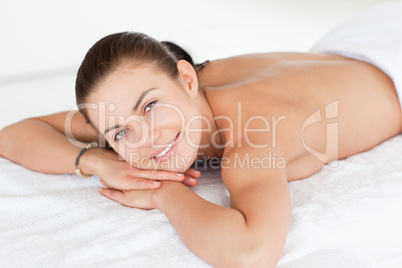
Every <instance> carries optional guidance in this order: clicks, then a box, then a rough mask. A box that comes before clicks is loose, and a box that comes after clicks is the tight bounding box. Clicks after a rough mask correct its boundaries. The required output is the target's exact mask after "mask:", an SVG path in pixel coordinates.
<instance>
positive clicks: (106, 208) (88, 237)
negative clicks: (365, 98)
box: [0, 135, 402, 268]
mask: <svg viewBox="0 0 402 268" xmlns="http://www.w3.org/2000/svg"><path fill="white" fill-rule="evenodd" d="M401 155H402V135H399V136H397V137H394V138H392V139H390V140H388V141H386V142H384V143H383V144H381V145H379V146H378V147H375V148H374V149H372V150H369V151H367V152H364V153H361V154H358V155H355V156H352V157H349V158H347V159H345V160H341V161H339V164H338V166H337V167H331V166H324V168H323V169H322V170H321V171H319V172H318V173H316V174H314V175H313V176H311V177H309V178H306V179H303V180H299V181H293V182H289V188H290V195H291V200H292V220H291V225H290V230H289V235H288V238H287V241H286V245H285V248H284V251H283V255H282V258H281V260H280V262H279V266H278V267H279V268H288V267H292V268H304V267H307V266H308V265H310V267H319V266H320V265H319V264H320V263H322V264H323V266H321V267H366V266H368V265H370V264H371V265H373V267H385V268H387V267H389V268H391V267H398V266H399V267H402V255H401V252H402V228H401V226H402V213H401V211H402V194H401V193H402V165H401V163H402V159H401ZM99 187H101V184H100V183H99V179H98V178H97V177H92V178H89V179H82V178H78V177H77V176H75V175H49V174H42V173H38V172H33V171H30V170H28V169H26V168H24V167H22V166H19V165H17V164H14V163H12V162H10V161H8V160H6V159H4V158H0V267H55V266H56V267H95V266H96V267H98V266H101V267H106V266H108V267H121V266H124V267H210V266H209V265H208V264H207V263H205V262H204V261H202V260H201V259H200V258H198V257H197V256H196V255H194V254H193V253H192V252H191V251H190V250H189V249H188V248H187V247H186V246H185V245H184V244H183V242H182V241H181V239H180V237H179V236H178V234H177V232H176V231H175V229H174V228H173V226H172V225H171V224H170V223H169V221H168V219H167V218H166V217H165V216H164V215H163V213H161V212H160V211H158V210H151V211H146V210H140V209H133V208H127V207H124V206H122V205H120V204H118V203H115V202H113V201H111V200H109V199H107V198H105V197H103V196H101V195H100V194H99V193H98V188H99ZM193 190H194V191H195V192H196V193H197V194H199V195H200V196H201V197H203V198H205V199H207V200H209V201H211V202H213V203H215V204H218V205H223V206H229V195H228V191H227V190H226V188H225V186H224V184H223V183H222V180H221V177H220V173H219V171H203V174H202V178H201V179H200V182H199V185H198V186H196V187H195V188H194V189H193ZM328 262H331V263H332V266H327V264H328ZM352 263H353V264H356V265H357V264H359V265H360V266H350V265H351V264H352ZM336 265H338V266H336ZM348 265H349V266H348Z"/></svg>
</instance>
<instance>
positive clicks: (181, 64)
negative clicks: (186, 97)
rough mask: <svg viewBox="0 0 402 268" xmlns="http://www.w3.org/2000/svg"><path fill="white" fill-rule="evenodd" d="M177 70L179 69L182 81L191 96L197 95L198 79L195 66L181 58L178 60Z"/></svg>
mask: <svg viewBox="0 0 402 268" xmlns="http://www.w3.org/2000/svg"><path fill="white" fill-rule="evenodd" d="M177 70H178V71H179V75H180V81H181V82H182V84H183V86H184V88H185V89H186V90H187V91H188V93H189V94H190V96H191V97H193V98H195V97H197V94H198V79H197V73H196V72H195V70H194V68H193V66H192V65H191V64H190V63H189V62H187V61H185V60H179V61H178V62H177Z"/></svg>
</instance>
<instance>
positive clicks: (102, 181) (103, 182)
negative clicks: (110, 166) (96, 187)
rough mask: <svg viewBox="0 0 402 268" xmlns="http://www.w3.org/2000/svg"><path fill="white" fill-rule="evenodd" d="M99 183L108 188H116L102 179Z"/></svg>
mask: <svg viewBox="0 0 402 268" xmlns="http://www.w3.org/2000/svg"><path fill="white" fill-rule="evenodd" d="M100 183H102V184H103V185H104V186H106V187H107V188H110V189H116V188H115V187H113V186H112V185H110V184H109V183H107V182H105V181H104V180H100Z"/></svg>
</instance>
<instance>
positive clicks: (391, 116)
mask: <svg viewBox="0 0 402 268" xmlns="http://www.w3.org/2000/svg"><path fill="white" fill-rule="evenodd" d="M199 81H200V86H201V87H202V88H203V89H204V92H205V94H206V97H207V99H208V102H209V104H210V106H211V109H212V111H213V113H214V115H215V117H218V116H228V117H230V118H231V119H232V122H233V123H234V126H233V129H237V128H238V127H239V124H240V125H241V126H240V128H241V129H243V128H244V127H245V124H248V125H247V127H248V128H252V129H267V128H266V124H264V122H263V120H259V119H256V120H252V121H249V122H248V123H247V120H248V119H249V118H250V117H252V116H255V115H257V116H260V118H261V117H265V118H266V119H267V120H268V122H269V123H270V126H269V131H265V132H264V131H261V132H260V133H258V134H254V135H251V138H250V141H251V142H252V143H253V144H262V143H267V144H268V146H271V147H275V148H279V149H280V152H281V155H282V156H283V157H284V158H285V159H286V162H287V177H288V181H290V180H295V179H302V178H305V177H307V176H310V175H312V174H314V173H315V172H317V171H318V170H319V169H320V168H321V167H322V166H323V165H324V164H325V163H328V162H330V161H332V160H335V159H342V158H346V157H348V156H350V155H353V154H356V153H359V152H362V151H366V150H368V149H370V148H372V147H374V146H375V145H377V144H379V143H381V142H383V141H384V140H386V139H389V138H390V137H392V136H395V135H397V134H398V133H400V132H401V130H402V113H401V108H400V105H399V101H398V98H397V93H396V91H395V88H394V84H393V82H392V80H391V79H390V78H389V77H388V76H387V75H386V74H384V73H383V72H382V71H381V70H379V69H378V68H376V67H374V66H372V65H370V64H368V63H364V62H361V61H356V60H352V59H348V58H345V57H342V56H337V55H328V54H307V53H267V54H252V55H243V56H238V57H232V58H227V59H220V60H216V61H212V62H211V63H210V64H208V65H207V66H206V67H205V68H204V69H203V70H202V71H201V72H200V73H199ZM239 103H240V104H239ZM239 105H240V106H241V107H240V106H239ZM239 108H240V109H239ZM239 110H240V111H241V112H240V113H239ZM318 114H319V117H318V118H317V116H318ZM239 117H241V120H240V121H241V123H240V121H239ZM331 123H332V126H333V127H336V128H332V132H334V131H335V130H336V133H337V134H336V133H335V134H336V135H335V134H334V135H330V133H329V131H331V130H330V129H329V128H328V126H329V125H330V124H331ZM217 125H218V127H219V128H220V129H225V128H226V129H227V128H228V127H229V125H228V122H227V120H217ZM243 134H244V132H243V131H242V132H237V131H234V132H233V137H229V135H230V134H229V132H228V131H226V132H225V131H223V132H222V135H223V138H224V139H225V140H226V141H229V140H230V138H232V139H234V141H237V142H238V141H239V140H242V139H244V135H243ZM307 148H310V151H309V150H307ZM227 150H229V147H228V149H225V151H227ZM312 150H313V151H314V152H317V153H316V154H315V155H314V153H313V154H312V153H311V151H312ZM317 154H318V157H317ZM320 156H321V157H320Z"/></svg>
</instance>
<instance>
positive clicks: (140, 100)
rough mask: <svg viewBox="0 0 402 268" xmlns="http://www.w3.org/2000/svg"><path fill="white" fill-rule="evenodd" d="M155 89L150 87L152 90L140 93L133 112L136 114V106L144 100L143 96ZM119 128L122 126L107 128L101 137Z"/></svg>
mask: <svg viewBox="0 0 402 268" xmlns="http://www.w3.org/2000/svg"><path fill="white" fill-rule="evenodd" d="M155 89H157V88H156V87H152V88H150V89H147V90H145V91H144V92H142V93H141V95H140V97H139V98H138V100H137V102H136V103H135V105H134V109H133V110H134V112H137V109H138V106H140V104H141V102H142V100H143V99H144V98H145V96H146V95H147V94H148V93H149V92H150V91H152V90H155ZM119 127H122V125H115V126H112V127H110V128H108V129H106V130H105V132H104V133H103V135H106V133H108V132H109V131H111V130H113V129H116V128H119Z"/></svg>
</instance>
